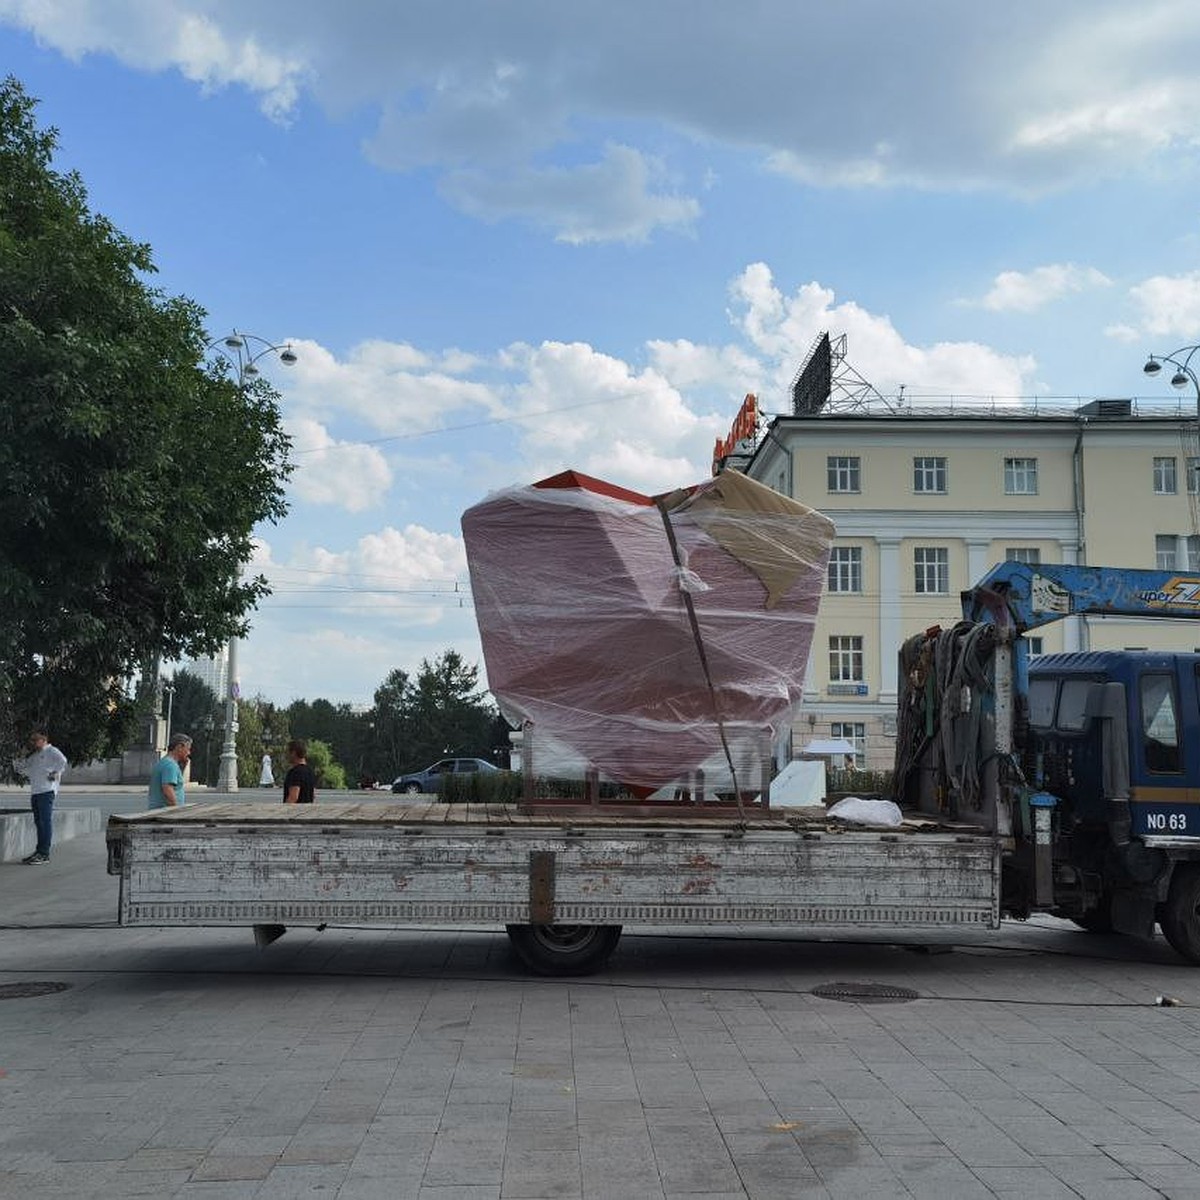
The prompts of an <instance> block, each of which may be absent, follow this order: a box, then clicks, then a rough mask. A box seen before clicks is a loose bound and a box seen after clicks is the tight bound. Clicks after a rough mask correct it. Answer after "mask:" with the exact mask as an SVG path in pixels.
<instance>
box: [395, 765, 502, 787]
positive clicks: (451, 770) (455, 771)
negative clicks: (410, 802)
mask: <svg viewBox="0 0 1200 1200" xmlns="http://www.w3.org/2000/svg"><path fill="white" fill-rule="evenodd" d="M498 770H499V768H498V767H495V766H493V765H492V764H491V763H490V762H488V761H487V759H486V758H443V759H442V760H441V761H440V762H435V763H434V764H433V766H432V767H426V768H425V770H423V771H414V772H413V773H412V774H411V775H401V776H400V777H399V778H398V779H397V780H396V781H395V782H394V783H393V784H392V791H393V792H408V793H409V794H410V795H414V796H415V795H416V794H417V793H418V792H436V791H437V790H438V789H439V788H440V787H441V783H442V779H443V778H444V777H445V776H446V775H475V774H478V773H479V772H480V771H498Z"/></svg>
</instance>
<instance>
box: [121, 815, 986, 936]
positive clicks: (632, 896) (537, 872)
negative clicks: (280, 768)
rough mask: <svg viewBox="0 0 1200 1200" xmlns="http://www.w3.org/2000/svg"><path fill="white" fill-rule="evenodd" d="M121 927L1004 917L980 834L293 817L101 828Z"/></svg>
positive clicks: (962, 921) (875, 921) (887, 922)
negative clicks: (115, 879)
mask: <svg viewBox="0 0 1200 1200" xmlns="http://www.w3.org/2000/svg"><path fill="white" fill-rule="evenodd" d="M108 837H109V848H110V871H111V872H112V873H114V874H120V877H121V896H120V921H121V923H122V924H124V925H253V924H282V925H316V924H321V923H329V924H336V923H338V922H352V923H356V924H357V923H361V924H371V923H377V924H392V923H400V922H403V923H416V924H455V923H460V924H461V923H469V924H481V923H482V924H490V923H497V924H507V923H520V924H526V923H533V924H602V925H609V924H651V925H653V924H663V925H686V924H705V925H720V924H762V925H842V926H844V925H860V926H864V927H874V928H879V927H887V928H897V927H904V926H909V927H913V926H930V925H983V926H993V927H994V926H995V925H997V924H998V922H999V869H998V862H997V857H996V853H997V852H996V848H995V844H994V842H993V841H992V839H991V838H989V837H986V836H962V835H956V834H950V833H920V834H893V833H880V832H867V831H861V832H822V833H798V832H796V831H794V830H791V829H787V828H782V829H779V830H766V831H763V830H754V829H752V830H748V831H743V832H738V833H730V832H729V831H728V830H722V829H718V828H700V829H679V828H675V827H672V828H666V829H662V828H659V829H645V828H628V829H622V828H612V827H605V828H602V829H587V830H582V831H581V830H571V831H564V830H562V829H553V828H544V827H521V826H510V827H499V828H495V827H493V828H490V829H489V828H479V827H469V826H466V827H459V826H454V825H449V824H445V825H434V826H430V825H413V826H405V825H400V826H396V827H387V826H380V825H378V824H363V825H355V824H352V823H346V822H340V821H337V820H330V821H329V822H328V823H325V822H322V821H320V819H319V818H317V814H315V813H313V814H311V816H310V819H308V820H306V821H304V822H303V823H297V822H290V823H287V824H283V825H281V824H271V823H262V824H258V823H253V822H246V823H237V822H231V823H227V824H212V825H209V824H205V823H203V822H201V821H196V820H192V821H188V822H184V821H179V822H169V821H148V822H137V821H130V822H124V823H123V822H121V821H120V819H119V818H113V820H112V821H111V822H110V825H109V834H108Z"/></svg>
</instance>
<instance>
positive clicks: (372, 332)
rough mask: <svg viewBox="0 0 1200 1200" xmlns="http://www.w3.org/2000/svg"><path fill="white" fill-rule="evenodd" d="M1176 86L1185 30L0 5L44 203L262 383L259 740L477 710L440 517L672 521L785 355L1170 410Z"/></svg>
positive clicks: (792, 12)
mask: <svg viewBox="0 0 1200 1200" xmlns="http://www.w3.org/2000/svg"><path fill="white" fill-rule="evenodd" d="M1198 51H1200V6H1197V5H1196V4H1194V3H1189V2H1187V0H1056V2H1055V3H1054V4H1047V3H1045V0H1006V3H1004V4H998V5H984V4H964V3H962V2H961V0H907V2H906V3H904V4H897V3H895V2H894V0H841V2H840V3H838V4H829V3H815V2H811V0H636V2H635V0H604V2H603V3H599V2H597V0H578V2H576V3H571V4H564V3H562V2H561V0H403V2H397V0H355V2H354V3H345V4H336V5H335V4H331V3H327V2H322V0H254V3H251V4H246V3H245V2H244V0H238V2H236V3H235V2H234V0H0V72H3V73H4V74H12V75H13V76H15V77H16V78H17V79H18V80H19V81H20V82H21V83H22V85H23V86H24V87H25V89H26V90H27V92H29V93H30V94H31V95H32V96H34V97H36V98H37V99H38V100H39V102H40V103H39V108H38V120H39V122H40V123H41V124H42V125H53V126H55V127H56V128H57V129H58V132H59V154H58V158H57V160H56V163H55V165H56V167H57V169H59V170H77V171H78V172H79V173H80V175H81V176H82V178H83V181H84V183H85V185H86V187H87V189H88V193H89V198H90V203H91V206H92V208H93V210H94V211H96V212H99V213H102V214H104V215H105V216H107V217H108V218H109V219H111V220H112V221H113V222H114V223H115V224H116V226H117V227H118V228H119V229H121V230H122V231H123V232H124V233H126V234H128V235H129V236H130V237H133V238H135V239H136V240H138V241H142V242H146V243H149V245H150V246H151V247H152V249H153V255H154V260H155V263H156V266H157V268H158V273H157V275H156V276H155V277H154V283H155V285H156V286H158V287H161V288H162V289H164V291H166V292H167V293H169V294H173V295H178V294H182V295H186V296H189V297H190V298H192V299H193V300H195V301H197V302H198V303H199V304H200V305H202V306H203V308H204V309H205V310H206V311H207V313H208V322H207V327H208V331H209V333H210V335H211V336H212V337H213V338H214V339H220V338H223V337H224V336H225V335H226V334H227V333H228V332H230V331H231V330H234V329H236V330H241V331H244V332H246V333H247V334H249V335H251V338H250V340H249V341H248V345H249V346H250V347H252V348H253V349H254V350H255V352H258V351H260V350H266V347H267V346H268V345H274V346H282V345H284V344H287V343H290V344H291V346H292V348H293V349H294V351H295V353H296V354H297V356H298V361H297V362H296V364H295V365H294V366H292V367H290V368H289V367H286V366H284V365H282V364H281V363H280V362H279V361H278V360H277V356H276V354H275V353H274V352H272V351H270V350H266V352H265V353H264V354H263V357H262V358H261V359H260V360H259V361H258V363H257V364H256V365H258V366H260V367H261V368H262V370H263V373H264V374H265V375H267V376H268V378H269V379H270V380H271V382H272V383H273V384H274V385H275V386H276V388H277V389H278V390H279V392H280V393H281V395H282V397H283V405H282V406H283V413H284V421H285V426H286V428H287V430H288V432H289V434H290V436H291V437H292V439H293V450H294V458H295V462H296V464H297V469H296V471H295V473H294V475H293V476H292V478H291V480H290V481H289V485H288V493H289V500H290V512H289V514H288V516H287V517H286V518H285V519H284V520H283V521H282V522H280V523H279V524H278V525H273V526H272V525H268V526H264V527H263V528H261V529H260V530H258V549H257V553H256V557H255V562H254V564H253V569H254V570H256V571H259V572H261V573H262V574H264V575H265V576H266V577H267V578H268V580H269V581H270V583H271V585H272V588H273V593H272V595H271V596H270V597H269V598H267V599H266V600H265V601H263V603H262V604H261V606H260V607H259V609H258V610H257V611H256V612H255V613H254V614H253V616H252V619H251V629H250V632H249V635H248V637H247V638H246V640H245V641H244V642H243V643H242V644H241V647H240V650H239V674H240V677H241V689H242V693H243V695H262V696H264V697H266V698H267V699H270V700H273V701H275V702H276V703H280V704H285V703H287V702H288V701H289V700H291V699H294V698H300V697H303V698H307V699H310V700H311V699H315V698H317V697H324V698H326V699H329V700H332V701H334V702H336V703H340V702H347V703H351V704H369V703H370V701H371V698H372V695H373V692H374V690H375V688H376V687H377V686H378V685H379V684H380V683H381V682H382V681H383V679H384V678H385V677H386V675H387V674H388V672H389V671H391V670H392V669H394V668H400V669H403V670H406V671H408V672H410V673H413V672H415V671H416V670H417V669H418V668H419V665H420V663H421V661H422V660H423V659H425V660H430V661H432V660H433V659H435V658H436V657H437V656H438V655H440V654H441V653H443V651H445V650H447V649H455V650H457V651H459V652H460V653H461V654H463V655H464V657H466V659H467V660H468V661H469V662H473V663H478V664H479V665H480V668H481V675H482V666H483V660H482V654H481V651H480V648H479V640H478V634H477V631H476V628H475V619H474V614H473V611H472V608H471V601H470V587H469V582H468V575H467V562H466V556H465V553H464V550H463V543H462V536H461V530H460V526H459V519H460V516H461V514H462V512H463V510H464V509H466V508H467V507H469V506H470V505H472V504H475V503H477V502H478V501H480V500H482V499H483V498H484V497H485V496H487V495H488V494H489V493H490V492H492V491H495V490H497V489H500V488H505V487H511V486H520V485H525V484H529V483H532V482H534V481H535V480H538V479H541V478H544V477H545V476H548V475H551V474H554V473H556V472H558V471H561V470H564V469H567V468H573V469H575V470H579V471H583V472H585V473H587V474H591V475H596V476H599V477H601V478H603V479H607V480H611V481H612V482H615V483H618V484H621V485H623V486H625V487H631V488H634V489H636V490H639V491H644V492H659V491H665V490H668V489H670V488H674V487H677V486H681V485H687V484H691V483H696V482H699V481H700V480H702V479H704V478H706V477H707V476H708V475H709V473H710V466H711V457H712V448H713V443H714V441H715V439H716V438H717V437H719V436H723V435H724V434H726V433H727V432H728V429H729V425H730V423H731V421H732V419H733V417H734V415H735V414H736V412H737V409H738V407H739V405H740V403H741V400H742V397H743V396H744V395H745V394H746V393H747V392H754V393H756V394H757V395H758V397H759V401H760V405H761V408H762V409H763V410H764V411H765V412H766V413H767V414H775V413H785V412H787V411H788V406H789V392H788V385H789V383H790V381H791V379H792V377H793V376H794V374H795V372H796V369H797V368H798V367H799V365H800V363H801V362H802V361H803V359H804V357H805V355H806V353H807V351H808V349H809V347H810V345H811V344H812V342H813V340H814V339H815V338H816V337H817V336H818V335H819V334H820V333H821V332H823V331H826V330H827V331H829V332H830V333H831V334H832V335H833V336H834V337H837V336H840V335H842V334H845V335H846V338H847V342H846V347H847V352H848V361H849V363H850V364H852V366H853V367H854V369H855V370H856V371H857V372H858V373H859V374H860V375H861V376H863V377H864V378H865V379H867V380H868V381H869V382H870V383H871V384H872V385H873V386H874V387H875V388H876V389H877V391H878V392H879V393H880V394H881V395H882V396H884V397H887V398H893V397H897V396H898V395H900V394H901V390H902V389H903V395H904V396H905V397H907V398H908V401H909V402H911V403H914V404H915V403H920V404H923V405H948V404H950V403H972V402H987V401H989V400H993V399H994V400H995V401H997V402H1001V403H1007V402H1011V401H1012V400H1013V399H1014V398H1017V397H1023V398H1027V399H1033V398H1036V399H1039V400H1045V401H1046V402H1048V403H1049V402H1053V401H1054V400H1056V399H1057V400H1060V401H1061V400H1062V399H1063V398H1070V399H1071V400H1074V399H1075V398H1079V399H1081V400H1086V399H1090V398H1093V397H1097V396H1103V397H1112V396H1135V397H1136V396H1143V397H1153V398H1156V399H1159V398H1162V396H1163V393H1164V392H1166V393H1167V394H1171V393H1170V388H1169V386H1168V385H1167V384H1166V383H1165V382H1163V381H1162V378H1161V377H1160V378H1159V380H1150V379H1147V378H1146V377H1144V376H1143V374H1142V371H1141V367H1142V364H1143V362H1144V361H1145V358H1146V355H1147V354H1148V353H1152V352H1153V353H1162V354H1165V353H1169V352H1171V351H1173V350H1175V349H1176V348H1178V347H1180V346H1188V345H1191V344H1193V343H1195V342H1196V341H1197V340H1198V339H1200V186H1198V185H1200V154H1198V139H1200V74H1197V72H1196V70H1195V63H1196V61H1197V60H1198V58H1200V54H1198ZM256 339H261V340H256ZM976 398H984V400H983V401H979V400H977V399H976ZM195 454H196V456H197V458H198V459H199V458H200V457H201V456H203V455H210V454H220V446H219V445H213V444H211V443H207V442H206V441H205V439H204V434H203V430H198V431H197V432H196V441H195ZM797 493H798V495H799V498H800V499H802V500H808V501H809V502H810V503H813V504H815V505H817V506H819V503H820V500H821V498H822V494H823V481H820V480H814V481H813V487H812V491H811V493H809V494H806V488H805V481H804V480H799V481H798V482H797Z"/></svg>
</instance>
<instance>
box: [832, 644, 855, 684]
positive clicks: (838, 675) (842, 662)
mask: <svg viewBox="0 0 1200 1200" xmlns="http://www.w3.org/2000/svg"><path fill="white" fill-rule="evenodd" d="M862 681H863V640H862V638H861V637H849V636H846V635H844V634H839V635H838V636H836V637H831V638H830V639H829V682H830V683H862Z"/></svg>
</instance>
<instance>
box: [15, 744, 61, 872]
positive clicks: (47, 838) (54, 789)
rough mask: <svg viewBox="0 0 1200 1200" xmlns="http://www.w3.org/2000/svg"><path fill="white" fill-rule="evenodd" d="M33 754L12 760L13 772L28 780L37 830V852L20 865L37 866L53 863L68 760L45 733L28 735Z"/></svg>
mask: <svg viewBox="0 0 1200 1200" xmlns="http://www.w3.org/2000/svg"><path fill="white" fill-rule="evenodd" d="M29 749H30V753H29V754H27V755H26V756H25V757H24V758H14V759H13V770H14V771H16V773H17V774H18V775H24V776H25V778H26V779H28V780H29V804H30V807H31V808H32V809H33V827H34V829H36V830H37V849H36V850H34V852H33V853H32V854H30V855H29V856H28V857H27V858H23V859H22V860H21V861H22V862H23V863H25V865H26V866H30V867H33V866H37V865H38V864H39V863H46V862H49V861H50V843H51V842H52V841H53V840H54V797H55V796H57V795H58V783H59V780H60V779H61V778H62V773H63V768H64V767H66V765H67V756H66V755H65V754H64V753H63V752H62V751H61V750H59V749H57V748H56V747H55V746H52V745H50V739H49V737H48V736H47V735H46V731H45V730H44V729H35V730H34V731H33V732H32V733H31V734H30V735H29Z"/></svg>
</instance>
